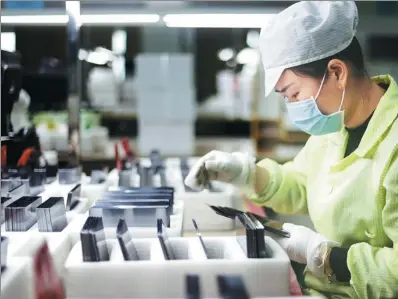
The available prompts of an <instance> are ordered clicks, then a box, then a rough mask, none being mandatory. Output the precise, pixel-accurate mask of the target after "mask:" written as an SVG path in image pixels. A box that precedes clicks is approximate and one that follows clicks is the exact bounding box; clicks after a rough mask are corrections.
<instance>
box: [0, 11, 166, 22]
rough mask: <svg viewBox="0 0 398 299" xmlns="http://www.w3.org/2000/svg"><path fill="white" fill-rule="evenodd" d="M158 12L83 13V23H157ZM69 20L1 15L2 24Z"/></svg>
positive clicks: (56, 17)
mask: <svg viewBox="0 0 398 299" xmlns="http://www.w3.org/2000/svg"><path fill="white" fill-rule="evenodd" d="M159 20H160V16H159V15H157V14H109V15H106V14H105V15H81V16H80V23H81V24H92V25H93V24H99V25H100V24H103V25H107V24H141V23H157V22H159ZM67 22H68V16H67V15H20V16H1V24H11V25H24V24H26V25H33V24H40V25H57V24H59V25H64V24H66V23H67Z"/></svg>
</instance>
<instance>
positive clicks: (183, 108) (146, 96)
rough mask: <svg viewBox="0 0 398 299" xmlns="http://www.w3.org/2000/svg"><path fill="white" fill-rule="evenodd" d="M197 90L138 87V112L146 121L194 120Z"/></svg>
mask: <svg viewBox="0 0 398 299" xmlns="http://www.w3.org/2000/svg"><path fill="white" fill-rule="evenodd" d="M195 93H196V91H195V89H193V88H184V87H183V86H182V87H181V88H180V89H179V90H171V89H153V90H152V89H145V90H143V89H137V112H138V116H139V119H140V120H142V121H144V122H146V123H155V124H156V123H164V122H167V123H174V122H177V123H178V122H193V121H195V119H196V94H195Z"/></svg>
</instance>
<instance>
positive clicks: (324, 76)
mask: <svg viewBox="0 0 398 299" xmlns="http://www.w3.org/2000/svg"><path fill="white" fill-rule="evenodd" d="M326 72H327V71H325V74H324V75H323V78H322V81H321V86H320V87H319V90H318V92H317V94H316V96H315V101H316V100H318V96H319V94H320V93H321V90H322V87H323V82H325V78H326Z"/></svg>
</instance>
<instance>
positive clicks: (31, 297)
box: [1, 258, 36, 299]
mask: <svg viewBox="0 0 398 299" xmlns="http://www.w3.org/2000/svg"><path fill="white" fill-rule="evenodd" d="M1 298H2V299H19V298H21V299H22V298H23V299H36V296H35V293H34V284H33V263H32V259H31V258H14V259H9V260H8V263H7V269H6V271H5V272H4V273H1Z"/></svg>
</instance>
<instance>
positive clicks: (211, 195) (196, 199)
mask: <svg viewBox="0 0 398 299" xmlns="http://www.w3.org/2000/svg"><path fill="white" fill-rule="evenodd" d="M174 196H175V198H176V199H179V200H183V201H184V224H183V226H184V231H195V228H194V226H193V224H192V218H194V219H195V220H196V222H197V223H198V226H199V229H200V231H201V232H205V231H230V230H233V229H235V220H234V219H230V218H226V217H222V216H220V215H217V214H216V213H215V212H214V211H213V210H212V209H211V208H210V207H209V206H208V205H215V206H223V207H231V208H234V209H240V210H241V209H242V206H243V200H242V198H240V194H239V193H238V191H236V190H235V188H234V187H232V186H225V191H224V192H208V191H202V192H180V193H176V194H175V195H174Z"/></svg>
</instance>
